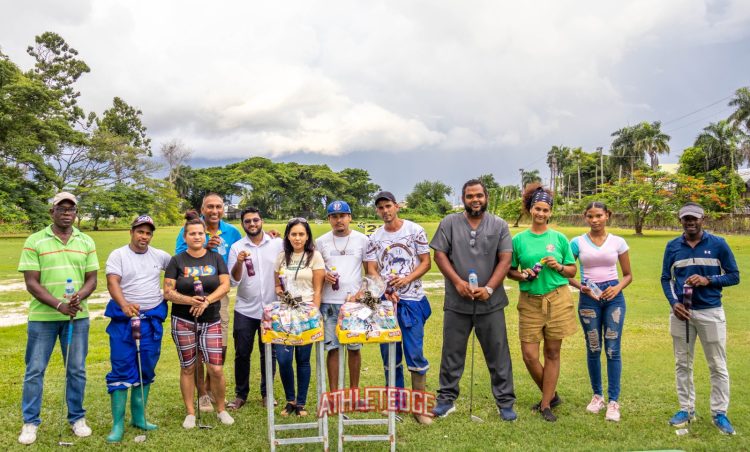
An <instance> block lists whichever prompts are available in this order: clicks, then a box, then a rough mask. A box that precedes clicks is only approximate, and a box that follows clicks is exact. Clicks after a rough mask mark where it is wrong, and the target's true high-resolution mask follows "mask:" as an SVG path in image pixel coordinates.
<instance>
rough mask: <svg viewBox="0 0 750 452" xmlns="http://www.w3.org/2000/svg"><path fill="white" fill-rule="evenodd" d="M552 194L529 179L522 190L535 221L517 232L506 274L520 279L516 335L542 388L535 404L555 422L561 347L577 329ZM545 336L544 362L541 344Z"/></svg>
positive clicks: (566, 248)
mask: <svg viewBox="0 0 750 452" xmlns="http://www.w3.org/2000/svg"><path fill="white" fill-rule="evenodd" d="M553 196H554V195H553V194H552V192H551V191H549V190H547V189H546V188H543V187H542V186H541V185H540V184H530V185H528V186H527V187H526V190H525V191H524V194H523V206H524V209H525V210H526V211H527V212H528V213H529V214H530V215H531V227H530V228H529V229H527V230H525V231H523V232H521V233H520V234H517V235H516V236H515V237H513V259H512V262H511V268H510V271H509V272H508V276H509V277H510V278H511V279H513V280H515V281H519V286H520V290H521V293H520V295H519V297H518V323H519V326H518V335H519V338H520V340H521V353H522V354H523V362H524V364H526V369H528V371H529V374H531V378H533V379H534V382H535V383H536V384H537V386H539V389H540V390H541V391H542V400H541V401H540V402H539V403H538V404H537V405H534V409H535V410H538V411H539V412H540V413H541V415H542V417H543V418H544V420H546V421H549V422H554V421H556V420H557V417H555V415H554V414H553V413H552V408H553V407H556V406H557V405H559V404H560V403H562V399H560V397H559V396H558V395H557V392H556V388H557V379H558V377H559V376H560V348H561V347H562V341H563V339H564V338H565V337H567V336H570V335H572V334H574V333H575V332H576V330H577V325H576V313H575V307H574V305H573V298H572V297H571V295H570V289H569V288H568V278H571V277H573V276H575V274H576V266H575V259H574V257H573V253H572V251H571V249H570V244H569V243H568V239H567V238H566V237H565V235H563V234H562V233H561V232H558V231H555V230H553V229H550V228H549V226H548V224H547V223H548V222H549V218H550V216H551V215H552V204H553ZM542 340H544V364H542V362H541V361H540V359H539V344H540V343H541V342H542Z"/></svg>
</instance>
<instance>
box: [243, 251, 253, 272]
mask: <svg viewBox="0 0 750 452" xmlns="http://www.w3.org/2000/svg"><path fill="white" fill-rule="evenodd" d="M245 269H246V270H247V276H255V266H254V265H253V259H252V255H251V254H250V253H247V256H245Z"/></svg>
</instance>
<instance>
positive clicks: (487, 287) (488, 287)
mask: <svg viewBox="0 0 750 452" xmlns="http://www.w3.org/2000/svg"><path fill="white" fill-rule="evenodd" d="M484 290H486V291H487V293H488V294H489V295H490V296H492V293H493V292H495V290H494V289H493V288H492V287H490V286H484Z"/></svg>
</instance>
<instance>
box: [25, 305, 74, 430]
mask: <svg viewBox="0 0 750 452" xmlns="http://www.w3.org/2000/svg"><path fill="white" fill-rule="evenodd" d="M58 338H59V339H60V348H61V349H62V355H63V360H67V359H68V358H70V361H68V374H67V375H66V377H65V383H66V387H65V388H66V389H65V397H66V402H67V404H68V422H70V423H73V422H75V421H77V420H78V419H81V418H83V417H85V416H86V410H85V409H83V395H84V392H85V391H86V355H88V351H89V350H88V348H89V319H78V320H74V321H73V341H72V342H71V344H70V357H67V356H65V353H66V348H67V346H68V321H67V320H62V321H54V322H36V321H34V322H29V324H28V327H27V342H26V373H25V375H24V377H23V395H22V397H21V410H22V411H23V423H24V424H34V425H39V424H41V423H42V420H41V418H40V417H39V414H40V411H41V408H42V391H43V389H44V372H45V371H46V370H47V365H48V364H49V358H50V356H51V355H52V350H53V349H54V348H55V342H57V339H58ZM61 373H62V372H61Z"/></svg>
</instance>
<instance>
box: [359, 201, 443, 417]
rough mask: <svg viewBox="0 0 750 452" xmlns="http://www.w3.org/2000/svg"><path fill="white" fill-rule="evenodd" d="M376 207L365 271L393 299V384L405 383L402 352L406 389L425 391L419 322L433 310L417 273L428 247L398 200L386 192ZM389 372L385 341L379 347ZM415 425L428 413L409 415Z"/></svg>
mask: <svg viewBox="0 0 750 452" xmlns="http://www.w3.org/2000/svg"><path fill="white" fill-rule="evenodd" d="M375 208H376V209H377V213H378V216H379V217H380V218H381V219H382V220H383V226H381V227H379V228H378V229H377V230H376V231H375V232H374V233H373V234H372V236H370V243H369V245H368V247H367V255H366V256H365V262H367V273H368V274H371V275H372V274H379V275H380V276H381V277H382V278H383V279H384V280H385V281H387V283H388V287H389V288H391V289H393V290H392V292H391V291H390V290H389V291H387V292H386V293H388V292H391V293H388V295H387V298H389V299H390V300H391V301H394V302H397V303H398V309H397V310H396V316H397V318H398V324H399V327H400V328H401V334H402V343H401V344H403V351H402V347H401V344H397V345H398V346H397V348H396V366H397V367H396V386H397V387H399V388H403V387H404V370H403V365H402V364H401V361H402V355H405V357H406V365H407V367H408V368H409V371H410V372H411V387H412V389H414V390H417V391H424V390H425V387H426V382H427V370H428V369H429V368H430V363H429V362H428V361H427V358H426V357H425V356H424V350H423V345H424V324H425V322H426V321H427V319H428V318H429V317H430V314H431V313H432V311H431V309H430V302H429V301H428V300H427V297H426V296H425V294H424V290H423V289H422V279H421V278H422V276H423V275H424V274H425V273H427V272H428V271H429V270H430V247H429V242H428V240H427V234H426V233H425V231H424V228H423V227H422V226H419V225H418V224H416V223H413V222H411V221H409V220H403V219H401V218H399V217H398V209H399V207H398V203H396V197H395V196H393V194H392V193H391V192H387V191H382V192H380V193H378V194H377V195H375ZM380 353H381V355H382V357H383V364H384V366H385V367H386V378H387V375H388V371H387V369H388V344H381V345H380ZM414 417H415V419H416V420H417V422H419V423H420V424H430V423H432V418H431V417H429V416H424V415H418V414H414Z"/></svg>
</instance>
